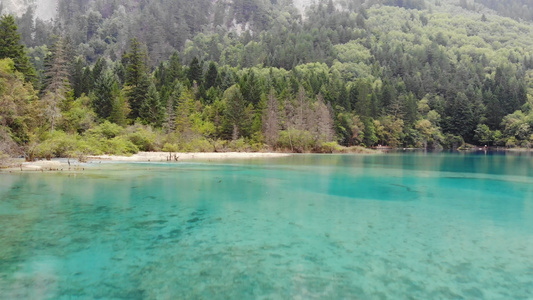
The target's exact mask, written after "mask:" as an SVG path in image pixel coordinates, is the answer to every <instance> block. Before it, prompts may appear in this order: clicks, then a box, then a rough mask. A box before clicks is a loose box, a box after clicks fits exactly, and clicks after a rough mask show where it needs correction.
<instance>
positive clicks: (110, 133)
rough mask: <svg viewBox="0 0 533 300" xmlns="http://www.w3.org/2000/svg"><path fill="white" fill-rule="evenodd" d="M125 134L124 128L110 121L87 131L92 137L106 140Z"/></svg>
mask: <svg viewBox="0 0 533 300" xmlns="http://www.w3.org/2000/svg"><path fill="white" fill-rule="evenodd" d="M123 133H124V128H122V127H121V126H119V125H117V124H115V123H111V122H109V121H105V122H104V123H102V124H100V125H98V126H96V127H94V128H92V129H89V130H88V131H87V134H88V135H92V136H95V137H100V138H106V139H112V138H115V137H117V136H119V135H122V134H123Z"/></svg>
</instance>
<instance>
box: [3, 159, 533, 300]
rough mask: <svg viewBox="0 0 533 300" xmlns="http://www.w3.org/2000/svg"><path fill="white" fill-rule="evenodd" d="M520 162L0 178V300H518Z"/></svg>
mask: <svg viewBox="0 0 533 300" xmlns="http://www.w3.org/2000/svg"><path fill="white" fill-rule="evenodd" d="M531 295H533V158H532V157H531V156H530V155H529V154H520V155H518V154H517V155H510V154H507V155H502V154H498V153H496V154H492V153H488V154H485V153H470V154H450V153H440V154H425V153H407V154H405V153H396V154H386V155H357V156H354V155H295V156H291V157H285V158H275V159H254V160H246V161H242V160H239V161H238V160H234V161H216V162H194V163H193V162H179V163H102V164H91V165H90V166H88V167H87V168H86V169H85V171H84V172H73V173H40V172H33V173H30V172H27V173H17V174H15V173H13V174H8V173H0V299H72V298H81V299H84V298H88V299H93V298H105V299H190V298H199V299H249V298H266V299H287V298H296V299H340V298H350V299H408V298H416V299H450V298H453V299H528V298H529V297H531Z"/></svg>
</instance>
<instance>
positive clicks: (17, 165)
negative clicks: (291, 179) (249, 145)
mask: <svg viewBox="0 0 533 300" xmlns="http://www.w3.org/2000/svg"><path fill="white" fill-rule="evenodd" d="M290 155H291V154H288V153H273V152H265V153H261V152H223V153H215V152H212V153H210V152H197V153H172V154H170V153H168V152H139V153H137V154H134V155H132V156H115V155H93V156H88V157H87V162H88V163H89V164H90V163H93V162H101V161H108V162H114V161H116V162H167V161H168V162H176V161H177V162H179V161H192V160H203V161H210V160H221V159H253V158H275V157H286V156H290ZM70 162H71V163H70V164H69V163H68V161H67V160H66V159H59V160H51V161H46V160H40V161H35V162H23V161H19V162H12V163H10V167H7V168H4V169H0V171H9V172H13V171H80V170H84V169H85V167H86V166H87V165H86V164H84V163H81V164H80V163H79V162H78V161H77V160H72V159H71V160H70Z"/></svg>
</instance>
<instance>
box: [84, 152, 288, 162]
mask: <svg viewBox="0 0 533 300" xmlns="http://www.w3.org/2000/svg"><path fill="white" fill-rule="evenodd" d="M290 155H291V154H287V153H273V152H265V153H261V152H196V153H169V152H139V153H137V154H134V155H132V156H115V155H96V156H88V157H87V160H88V161H99V160H100V161H132V162H135V161H142V162H165V161H190V160H217V159H251V158H274V157H286V156H290Z"/></svg>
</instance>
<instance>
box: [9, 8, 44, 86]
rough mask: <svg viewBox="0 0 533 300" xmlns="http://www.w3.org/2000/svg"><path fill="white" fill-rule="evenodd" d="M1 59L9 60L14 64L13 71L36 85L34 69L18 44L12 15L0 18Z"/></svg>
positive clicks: (18, 40)
mask: <svg viewBox="0 0 533 300" xmlns="http://www.w3.org/2000/svg"><path fill="white" fill-rule="evenodd" d="M3 58H11V59H12V60H13V62H14V63H15V69H16V70H17V71H19V72H21V73H22V74H23V75H24V79H25V80H26V81H28V82H32V83H33V84H34V85H35V84H36V83H37V75H36V73H35V69H34V68H33V66H32V65H31V63H30V60H29V59H28V56H27V55H26V52H25V47H24V45H22V44H21V42H20V34H19V33H18V31H17V25H16V24H15V18H14V17H13V16H12V15H4V16H2V17H1V18H0V59H3Z"/></svg>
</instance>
